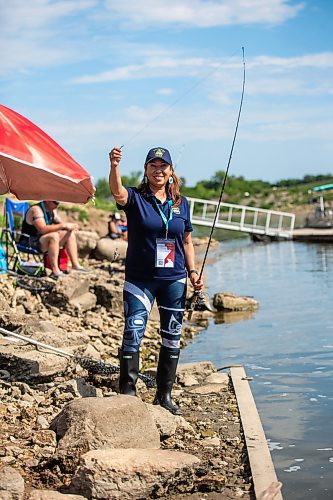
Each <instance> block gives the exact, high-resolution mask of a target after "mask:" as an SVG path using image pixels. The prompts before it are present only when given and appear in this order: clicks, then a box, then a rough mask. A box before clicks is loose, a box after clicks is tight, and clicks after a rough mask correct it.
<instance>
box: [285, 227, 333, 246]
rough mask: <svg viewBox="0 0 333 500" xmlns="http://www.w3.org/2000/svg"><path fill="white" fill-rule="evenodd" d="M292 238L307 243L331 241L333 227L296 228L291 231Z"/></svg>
mask: <svg viewBox="0 0 333 500" xmlns="http://www.w3.org/2000/svg"><path fill="white" fill-rule="evenodd" d="M292 238H293V240H295V241H304V242H307V243H333V228H332V229H320V228H312V227H302V228H296V229H294V231H293V234H292Z"/></svg>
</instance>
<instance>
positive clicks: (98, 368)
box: [0, 328, 156, 388]
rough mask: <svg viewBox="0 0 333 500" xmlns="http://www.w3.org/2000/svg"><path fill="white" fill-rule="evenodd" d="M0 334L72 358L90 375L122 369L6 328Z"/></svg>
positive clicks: (150, 380) (152, 381) (152, 384)
mask: <svg viewBox="0 0 333 500" xmlns="http://www.w3.org/2000/svg"><path fill="white" fill-rule="evenodd" d="M0 333H2V334H5V335H7V336H10V337H14V338H16V339H18V340H23V341H24V342H27V343H29V344H32V345H35V346H37V347H42V348H43V349H48V350H49V351H51V352H54V353H56V354H58V355H60V356H64V357H65V358H72V359H73V360H74V361H75V362H76V363H78V364H79V365H80V366H82V368H85V369H86V370H87V371H88V372H90V373H95V374H100V375H112V374H113V373H118V372H119V371H120V367H119V366H118V365H112V364H111V363H105V361H99V360H98V359H93V358H87V357H84V356H77V355H75V354H71V353H69V352H67V351H64V350H63V349H59V348H58V347H53V346H51V345H49V344H44V343H43V342H39V341H38V340H34V339H31V338H30V337H26V336H25V335H21V334H18V333H14V332H11V331H9V330H6V329H5V328H0ZM138 376H139V378H140V379H141V380H142V381H143V382H144V383H145V384H146V386H147V387H148V388H151V387H155V386H156V381H155V379H154V377H152V376H151V375H148V374H145V373H139V375H138Z"/></svg>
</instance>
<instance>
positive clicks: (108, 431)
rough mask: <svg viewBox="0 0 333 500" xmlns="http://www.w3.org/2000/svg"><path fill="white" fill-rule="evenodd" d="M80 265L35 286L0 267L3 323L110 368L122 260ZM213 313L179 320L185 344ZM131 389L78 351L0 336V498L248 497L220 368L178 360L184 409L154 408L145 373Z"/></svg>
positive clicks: (149, 336)
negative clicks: (124, 389) (93, 369)
mask: <svg viewBox="0 0 333 500" xmlns="http://www.w3.org/2000/svg"><path fill="white" fill-rule="evenodd" d="M89 266H90V267H91V269H92V270H93V272H92V273H91V274H89V275H86V276H83V277H82V276H79V275H77V274H74V273H72V274H69V275H68V276H66V277H65V278H62V279H61V280H58V281H57V282H55V283H52V287H51V289H49V290H46V291H42V292H39V293H31V291H29V290H27V289H25V288H22V287H20V286H16V278H15V277H12V276H10V275H0V284H1V288H0V310H1V318H0V327H2V328H5V329H7V330H10V331H15V332H17V333H20V334H23V335H26V336H28V337H31V338H33V339H35V340H37V341H38V342H41V343H46V344H50V345H52V346H54V347H57V348H62V349H65V350H66V351H67V352H68V353H70V354H75V355H76V356H82V357H88V358H92V359H94V360H101V361H102V362H103V361H107V362H108V363H111V364H112V365H117V364H118V361H117V352H118V347H119V345H120V342H121V337H122V330H123V316H122V284H123V279H124V278H123V276H124V273H123V271H124V268H123V264H122V262H115V263H112V264H110V262H107V261H102V262H101V261H96V260H90V261H89ZM219 300H220V299H219ZM226 300H229V303H230V300H231V301H232V300H233V297H232V294H228V296H227V297H226ZM216 303H218V300H217V301H216ZM157 314H158V313H157V310H156V309H154V310H153V312H152V315H151V318H150V320H149V324H148V328H147V332H146V335H145V338H144V341H143V344H142V353H141V358H142V367H141V371H144V370H148V371H149V373H151V374H154V369H155V367H156V364H157V355H158V349H159V336H158V334H157V330H158V316H157ZM210 314H211V313H209V312H208V311H204V312H201V313H199V312H198V313H195V315H194V318H193V320H194V321H193V322H191V323H188V322H186V321H185V325H184V328H183V340H182V342H183V345H182V347H185V346H186V344H187V343H188V342H189V341H191V340H192V339H193V338H194V337H195V335H196V334H197V333H198V332H199V331H200V329H201V328H202V326H200V322H201V325H202V324H203V323H205V322H206V321H207V317H208V316H209V315H210ZM138 391H139V398H131V397H129V396H120V395H118V394H117V374H113V375H107V376H105V375H103V374H100V373H99V374H94V373H90V372H88V371H87V370H86V369H85V368H83V367H82V366H81V365H80V363H78V362H77V360H75V359H72V358H68V357H63V356H59V355H56V354H54V353H52V352H48V351H47V350H45V349H41V348H36V347H35V346H31V345H29V344H28V343H26V342H23V341H20V340H16V339H15V341H13V339H10V337H6V336H5V335H2V336H0V397H1V403H0V425H1V436H0V492H1V493H0V496H1V498H8V499H9V498H13V499H14V498H15V499H16V498H19V499H21V498H22V499H23V498H25V499H43V498H45V499H46V498H47V499H53V498H54V499H56V498H59V499H60V498H66V496H67V498H197V499H199V498H200V499H201V498H225V499H228V498H230V499H231V498H254V496H253V486H252V482H251V471H250V468H249V464H248V459H247V453H246V446H245V443H244V438H243V435H242V429H241V422H240V417H239V413H238V408H237V402H236V399H235V395H234V391H233V388H232V384H231V381H230V378H229V376H228V374H227V373H218V372H217V371H216V367H214V366H213V365H212V363H209V362H205V363H196V364H184V365H180V366H179V370H178V372H177V385H176V386H175V391H174V395H175V399H176V400H177V401H178V402H179V404H180V406H181V408H182V412H183V416H182V417H175V416H173V415H171V414H169V413H168V412H167V411H166V410H164V409H162V408H160V407H157V406H153V405H152V400H153V395H154V389H147V387H146V386H145V384H144V383H143V382H142V381H139V384H138ZM133 415H136V419H135V420H133V418H132V417H131V416H133ZM106 416H107V417H106ZM143 422H146V423H147V422H148V423H149V425H148V424H147V425H146V427H143V428H142V427H140V425H141V424H142V423H143ZM130 423H131V424H130ZM138 423H140V425H138ZM152 434H153V437H152ZM126 457H127V458H126ZM101 478H102V480H101ZM119 478H123V479H122V480H120V479H119ZM75 495H76V496H75ZM78 495H80V496H78Z"/></svg>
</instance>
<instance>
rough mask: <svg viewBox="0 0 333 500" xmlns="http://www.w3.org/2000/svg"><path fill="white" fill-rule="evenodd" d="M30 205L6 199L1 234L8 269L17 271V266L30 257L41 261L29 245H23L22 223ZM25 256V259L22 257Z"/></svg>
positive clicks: (39, 256)
mask: <svg viewBox="0 0 333 500" xmlns="http://www.w3.org/2000/svg"><path fill="white" fill-rule="evenodd" d="M29 206H30V205H29V203H27V202H26V201H23V202H16V201H12V200H10V199H9V198H6V200H5V203H4V226H3V229H2V233H1V245H2V247H3V248H4V250H5V254H6V260H7V269H8V270H11V271H16V268H17V265H18V264H21V263H22V261H24V260H26V259H27V258H28V259H29V257H30V256H32V258H33V259H34V260H35V261H36V262H39V261H40V260H41V254H40V253H39V252H38V251H37V250H36V249H34V248H31V247H30V246H29V245H27V246H26V245H22V243H20V237H21V236H22V234H23V233H22V231H21V228H22V223H23V220H24V217H25V214H26V213H27V211H28V209H29ZM21 254H25V256H28V257H25V259H23V258H22V257H21Z"/></svg>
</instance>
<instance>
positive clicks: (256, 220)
mask: <svg viewBox="0 0 333 500" xmlns="http://www.w3.org/2000/svg"><path fill="white" fill-rule="evenodd" d="M187 199H188V202H189V204H190V213H191V221H192V224H196V225H199V226H209V227H212V225H213V222H214V217H215V213H216V210H217V206H218V202H217V201H211V200H202V199H199V198H187ZM294 225H295V215H294V214H291V213H288V212H277V211H276V210H267V209H265V208H255V207H248V206H245V205H234V204H231V203H221V204H220V209H219V214H218V217H217V219H216V224H215V227H218V228H221V229H228V230H231V231H242V232H244V233H250V234H253V235H258V236H259V237H260V236H269V237H271V238H273V239H275V238H276V239H291V238H292V236H293V229H294Z"/></svg>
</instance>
